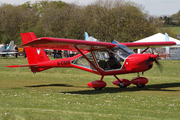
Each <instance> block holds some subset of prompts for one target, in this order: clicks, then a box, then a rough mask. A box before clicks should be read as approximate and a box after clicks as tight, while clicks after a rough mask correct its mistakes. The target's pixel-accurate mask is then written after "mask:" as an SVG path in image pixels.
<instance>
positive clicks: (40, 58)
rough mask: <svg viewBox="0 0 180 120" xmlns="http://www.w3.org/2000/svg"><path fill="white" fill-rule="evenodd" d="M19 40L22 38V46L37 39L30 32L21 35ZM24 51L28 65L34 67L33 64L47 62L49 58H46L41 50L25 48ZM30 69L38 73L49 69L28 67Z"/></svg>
mask: <svg viewBox="0 0 180 120" xmlns="http://www.w3.org/2000/svg"><path fill="white" fill-rule="evenodd" d="M21 38H22V42H23V44H25V43H28V42H30V41H33V40H34V39H36V38H37V37H36V35H35V34H34V33H32V32H30V33H21ZM24 49H25V52H26V56H27V59H28V63H29V65H35V64H38V63H41V62H45V61H49V58H48V56H47V54H46V52H45V51H44V49H42V48H33V47H25V48H24ZM30 67H31V71H32V72H40V71H43V70H46V69H49V68H50V67H43V68H40V67H37V66H36V67H35V66H30Z"/></svg>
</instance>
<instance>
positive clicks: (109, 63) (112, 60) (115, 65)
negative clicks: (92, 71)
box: [93, 50, 121, 70]
mask: <svg viewBox="0 0 180 120" xmlns="http://www.w3.org/2000/svg"><path fill="white" fill-rule="evenodd" d="M93 53H94V55H95V58H96V62H97V64H98V65H99V67H100V68H101V69H103V70H111V69H120V68H121V63H120V62H121V58H120V57H119V56H118V55H116V53H114V52H113V51H110V50H100V51H94V52H93Z"/></svg>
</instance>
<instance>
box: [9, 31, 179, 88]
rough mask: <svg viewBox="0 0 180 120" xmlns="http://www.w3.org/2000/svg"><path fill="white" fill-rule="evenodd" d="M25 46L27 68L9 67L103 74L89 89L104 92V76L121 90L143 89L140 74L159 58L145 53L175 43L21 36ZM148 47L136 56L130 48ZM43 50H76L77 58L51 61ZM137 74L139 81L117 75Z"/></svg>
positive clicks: (37, 70) (24, 34)
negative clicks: (131, 87)
mask: <svg viewBox="0 0 180 120" xmlns="http://www.w3.org/2000/svg"><path fill="white" fill-rule="evenodd" d="M21 38H22V41H23V45H21V46H22V47H25V51H26V55H27V59H28V63H29V64H28V65H12V66H6V67H12V68H14V67H30V68H31V71H32V72H34V73H36V72H41V71H44V70H47V69H50V68H53V67H68V68H78V69H82V70H85V71H88V72H92V73H95V74H98V75H101V79H100V80H96V81H93V82H90V83H88V84H87V85H88V86H89V87H92V88H94V89H95V90H101V89H102V88H104V87H105V86H106V82H104V81H103V78H104V76H107V75H113V76H114V77H115V78H116V79H117V80H116V81H114V82H113V84H115V85H117V86H120V87H124V88H125V87H127V86H129V85H130V84H135V85H137V87H138V88H142V87H144V86H145V84H146V83H147V82H148V79H147V78H145V77H140V76H139V72H145V71H147V70H149V69H151V68H152V66H153V62H155V63H157V64H158V65H160V64H159V62H158V61H157V60H156V58H157V55H154V54H145V53H144V52H145V51H146V50H147V49H148V48H149V47H152V46H170V45H175V44H176V43H175V42H172V41H166V42H134V43H118V44H113V43H108V42H95V41H84V40H74V39H64V38H51V37H41V38H37V37H36V36H35V34H34V33H32V32H29V33H21ZM128 47H129V48H137V47H146V49H145V51H143V52H142V53H141V54H135V53H134V52H133V51H132V50H130V49H129V48H128ZM44 49H63V50H76V51H78V52H79V54H78V55H76V56H74V57H69V58H63V59H56V60H50V59H49V58H48V56H47V55H46V53H45V51H44ZM127 73H138V76H137V78H135V79H133V80H131V81H129V80H127V79H119V78H118V77H117V76H116V75H119V74H127Z"/></svg>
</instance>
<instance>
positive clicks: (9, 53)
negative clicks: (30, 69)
mask: <svg viewBox="0 0 180 120" xmlns="http://www.w3.org/2000/svg"><path fill="white" fill-rule="evenodd" d="M16 53H18V52H0V55H2V54H3V55H11V54H16Z"/></svg>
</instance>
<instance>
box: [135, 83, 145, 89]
mask: <svg viewBox="0 0 180 120" xmlns="http://www.w3.org/2000/svg"><path fill="white" fill-rule="evenodd" d="M136 85H137V87H138V88H143V87H144V86H145V84H142V83H138V84H136Z"/></svg>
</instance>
